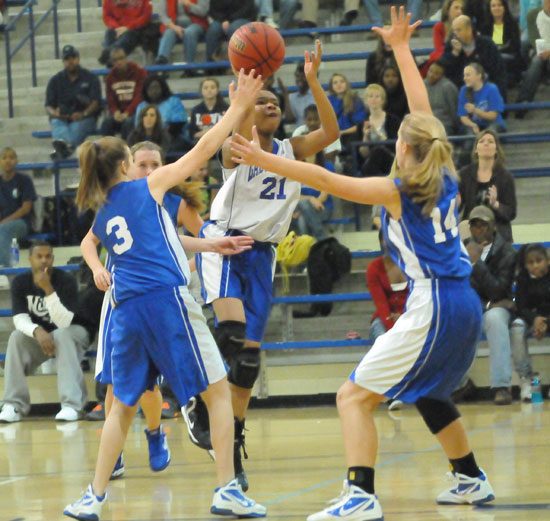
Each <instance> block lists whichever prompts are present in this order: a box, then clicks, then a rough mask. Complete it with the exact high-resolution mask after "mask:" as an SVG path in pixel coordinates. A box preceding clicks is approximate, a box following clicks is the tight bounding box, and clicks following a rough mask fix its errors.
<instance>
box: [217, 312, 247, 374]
mask: <svg viewBox="0 0 550 521" xmlns="http://www.w3.org/2000/svg"><path fill="white" fill-rule="evenodd" d="M214 338H215V340H216V344H217V345H218V349H219V350H220V353H221V354H222V356H223V357H224V359H225V360H226V361H227V363H228V364H229V363H231V360H233V358H234V357H235V356H236V355H237V353H238V352H239V351H240V350H241V349H242V348H243V346H244V341H245V339H246V324H245V323H244V322H238V321H236V320H224V321H222V322H218V325H217V326H216V329H215V331H214Z"/></svg>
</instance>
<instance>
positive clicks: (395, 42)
mask: <svg viewBox="0 0 550 521" xmlns="http://www.w3.org/2000/svg"><path fill="white" fill-rule="evenodd" d="M410 22H411V13H407V14H406V15H405V7H403V6H401V7H400V8H399V15H398V14H397V11H396V9H395V6H392V8H391V26H390V27H388V28H383V27H373V28H372V30H373V31H374V32H375V33H377V34H379V35H380V36H381V37H382V38H383V39H384V41H385V42H386V43H387V44H388V45H390V46H391V47H392V49H393V48H395V47H396V46H399V45H408V44H409V40H410V39H411V36H412V34H413V33H414V30H415V29H416V28H417V27H418V26H419V25H420V24H421V23H422V20H418V21H416V22H415V23H414V24H412V25H410Z"/></svg>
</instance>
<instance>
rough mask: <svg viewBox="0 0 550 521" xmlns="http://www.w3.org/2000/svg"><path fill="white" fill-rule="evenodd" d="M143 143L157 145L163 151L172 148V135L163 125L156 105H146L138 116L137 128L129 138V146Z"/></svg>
mask: <svg viewBox="0 0 550 521" xmlns="http://www.w3.org/2000/svg"><path fill="white" fill-rule="evenodd" d="M141 141H151V142H153V143H156V144H157V145H158V146H159V147H161V148H162V150H168V149H169V148H170V142H171V139H170V134H169V133H168V131H167V130H166V129H165V128H164V127H163V125H162V116H161V114H160V112H159V109H158V108H157V107H156V105H152V104H149V105H145V106H144V107H143V108H141V110H140V111H139V114H138V122H137V125H136V128H135V129H134V130H132V132H131V133H130V135H129V136H128V146H130V147H131V146H133V145H135V144H136V143H139V142H141Z"/></svg>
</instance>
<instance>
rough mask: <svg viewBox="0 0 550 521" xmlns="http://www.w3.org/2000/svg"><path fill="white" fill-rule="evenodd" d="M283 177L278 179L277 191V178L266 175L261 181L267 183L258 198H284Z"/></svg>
mask: <svg viewBox="0 0 550 521" xmlns="http://www.w3.org/2000/svg"><path fill="white" fill-rule="evenodd" d="M285 181H286V178H285V179H281V180H279V191H277V179H276V178H275V177H266V178H265V179H264V181H263V184H264V185H267V186H266V188H265V189H264V190H262V192H261V193H260V199H286V195H285Z"/></svg>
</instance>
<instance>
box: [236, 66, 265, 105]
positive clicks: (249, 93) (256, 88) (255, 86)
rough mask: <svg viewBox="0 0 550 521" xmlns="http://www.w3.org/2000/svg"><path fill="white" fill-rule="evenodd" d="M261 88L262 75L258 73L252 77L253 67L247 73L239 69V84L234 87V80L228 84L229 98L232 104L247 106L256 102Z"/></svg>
mask: <svg viewBox="0 0 550 521" xmlns="http://www.w3.org/2000/svg"><path fill="white" fill-rule="evenodd" d="M262 88H263V81H262V76H261V75H260V74H259V75H258V76H256V77H254V69H252V70H251V71H250V72H249V73H248V74H246V73H245V72H244V69H241V70H240V71H239V84H238V86H237V88H235V82H234V81H232V82H231V83H230V84H229V99H230V100H231V104H232V105H237V106H239V107H240V108H245V109H246V108H248V107H251V106H253V105H254V104H255V103H256V98H257V97H258V94H259V93H260V91H261V90H262Z"/></svg>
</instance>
